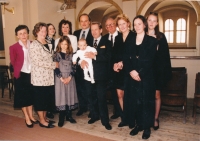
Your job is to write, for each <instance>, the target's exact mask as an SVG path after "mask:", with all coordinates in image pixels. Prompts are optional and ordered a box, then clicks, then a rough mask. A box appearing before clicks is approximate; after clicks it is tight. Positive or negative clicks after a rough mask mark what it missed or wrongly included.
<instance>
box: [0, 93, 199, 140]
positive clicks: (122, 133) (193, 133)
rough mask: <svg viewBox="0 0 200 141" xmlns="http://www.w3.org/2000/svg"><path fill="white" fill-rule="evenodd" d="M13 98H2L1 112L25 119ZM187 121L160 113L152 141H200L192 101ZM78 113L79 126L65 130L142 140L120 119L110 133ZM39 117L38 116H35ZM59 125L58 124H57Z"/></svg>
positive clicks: (114, 122)
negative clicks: (119, 125) (123, 125)
mask: <svg viewBox="0 0 200 141" xmlns="http://www.w3.org/2000/svg"><path fill="white" fill-rule="evenodd" d="M12 105H13V97H12V99H11V100H10V99H9V98H8V94H5V97H4V98H0V112H1V113H4V114H8V115H13V116H17V117H21V118H23V115H22V112H21V110H14V109H13V107H12ZM108 108H109V113H110V115H111V114H112V105H108ZM187 109H188V111H187V120H186V123H185V124H184V123H183V114H182V113H180V112H171V111H164V110H161V113H160V129H159V130H157V131H154V130H153V129H151V137H150V138H149V139H148V140H150V141H166V140H168V141H177V140H180V141H200V114H197V123H196V124H195V125H194V124H193V119H192V101H191V100H189V101H188V106H187ZM76 112H77V111H74V112H73V117H74V118H75V119H76V121H77V124H71V123H69V122H65V125H64V126H63V128H67V129H70V130H76V131H79V132H82V133H88V134H91V135H95V136H99V137H105V138H108V139H113V140H116V141H133V140H142V138H141V137H142V132H139V134H138V135H136V136H130V135H129V132H130V131H131V130H130V129H129V128H128V127H123V128H119V127H117V125H118V123H119V122H120V118H118V119H116V120H110V124H111V125H112V130H110V131H108V130H106V129H105V128H104V126H102V125H101V122H100V121H97V122H95V123H94V124H92V125H89V124H87V122H88V120H89V119H88V118H87V115H88V113H84V115H83V116H80V117H77V116H76V115H75V114H76ZM35 116H36V117H37V115H35ZM55 121H56V122H58V115H57V114H56V115H55ZM55 125H57V123H56V124H55Z"/></svg>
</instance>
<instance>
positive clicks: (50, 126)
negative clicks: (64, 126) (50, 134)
mask: <svg viewBox="0 0 200 141" xmlns="http://www.w3.org/2000/svg"><path fill="white" fill-rule="evenodd" d="M39 125H40V127H45V128H54V127H55V126H54V125H52V124H50V123H49V124H48V125H47V126H46V125H43V124H42V123H39Z"/></svg>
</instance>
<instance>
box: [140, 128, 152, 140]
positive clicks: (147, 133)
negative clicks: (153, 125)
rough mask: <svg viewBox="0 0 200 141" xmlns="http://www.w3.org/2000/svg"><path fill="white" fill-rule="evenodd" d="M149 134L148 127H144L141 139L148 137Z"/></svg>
mask: <svg viewBox="0 0 200 141" xmlns="http://www.w3.org/2000/svg"><path fill="white" fill-rule="evenodd" d="M150 134H151V130H150V128H149V129H145V130H144V132H143V134H142V139H148V138H149V137H150Z"/></svg>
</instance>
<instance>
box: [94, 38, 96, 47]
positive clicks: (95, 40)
mask: <svg viewBox="0 0 200 141" xmlns="http://www.w3.org/2000/svg"><path fill="white" fill-rule="evenodd" d="M94 47H95V48H97V40H94Z"/></svg>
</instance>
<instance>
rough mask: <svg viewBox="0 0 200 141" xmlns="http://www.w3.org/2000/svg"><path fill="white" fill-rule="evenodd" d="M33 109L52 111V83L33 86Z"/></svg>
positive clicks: (53, 106) (53, 105)
mask: <svg viewBox="0 0 200 141" xmlns="http://www.w3.org/2000/svg"><path fill="white" fill-rule="evenodd" d="M33 89H34V109H35V110H36V111H52V109H53V108H55V95H54V93H55V92H54V91H55V90H54V85H52V86H33Z"/></svg>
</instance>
